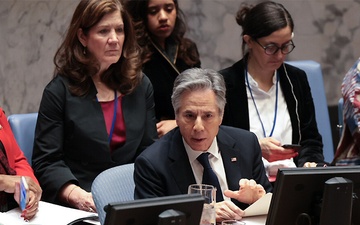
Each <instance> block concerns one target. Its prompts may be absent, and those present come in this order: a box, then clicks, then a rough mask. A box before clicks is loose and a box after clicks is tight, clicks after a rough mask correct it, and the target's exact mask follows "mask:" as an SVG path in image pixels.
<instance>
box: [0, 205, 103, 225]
mask: <svg viewBox="0 0 360 225" xmlns="http://www.w3.org/2000/svg"><path fill="white" fill-rule="evenodd" d="M20 215H21V210H20V208H15V209H12V210H10V211H8V212H5V213H0V221H1V222H0V225H66V224H68V223H70V222H71V221H74V220H76V219H79V218H82V217H87V216H95V215H97V214H96V213H90V212H85V211H82V210H78V209H73V208H68V207H63V206H60V205H56V204H51V203H48V202H43V201H40V202H39V211H38V212H37V213H36V215H35V217H34V218H33V219H31V220H30V221H29V222H26V221H24V218H22V217H21V216H20ZM98 224H99V225H100V223H98Z"/></svg>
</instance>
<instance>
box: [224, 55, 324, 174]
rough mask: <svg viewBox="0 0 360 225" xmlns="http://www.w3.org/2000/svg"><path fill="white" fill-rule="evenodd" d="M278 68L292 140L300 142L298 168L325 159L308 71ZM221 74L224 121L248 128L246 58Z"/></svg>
mask: <svg viewBox="0 0 360 225" xmlns="http://www.w3.org/2000/svg"><path fill="white" fill-rule="evenodd" d="M284 65H285V68H286V71H287V73H286V72H285V70H284V67H283V66H280V68H279V69H278V73H279V83H280V87H281V90H282V91H283V93H284V97H285V102H286V104H287V107H288V110H289V114H290V120H291V125H292V129H293V134H292V143H293V144H298V143H299V144H300V145H301V150H300V152H299V155H298V156H297V157H295V158H294V162H295V164H296V165H297V166H298V167H302V166H303V165H304V163H305V162H321V163H322V162H324V156H323V149H322V148H323V144H322V138H321V135H320V134H319V132H318V129H317V124H316V118H315V108H314V102H313V99H312V96H311V91H310V86H309V82H308V80H307V76H306V73H305V72H304V71H303V70H301V69H299V68H296V67H294V66H291V65H288V64H284ZM220 73H221V74H222V75H223V76H224V79H225V83H226V88H227V89H226V100H227V103H226V105H225V112H224V118H223V124H224V125H229V126H234V127H239V128H243V129H246V130H249V127H250V125H249V107H248V98H247V93H246V85H245V71H244V60H240V61H238V62H236V63H235V64H234V65H232V66H231V67H228V68H226V69H223V70H221V71H220Z"/></svg>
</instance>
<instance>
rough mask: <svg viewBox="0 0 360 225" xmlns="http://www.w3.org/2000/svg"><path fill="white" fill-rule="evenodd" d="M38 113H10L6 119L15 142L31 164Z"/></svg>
mask: <svg viewBox="0 0 360 225" xmlns="http://www.w3.org/2000/svg"><path fill="white" fill-rule="evenodd" d="M37 116H38V113H24V114H12V115H10V116H8V121H9V124H10V127H11V130H12V132H13V133H14V136H15V139H16V142H17V143H18V145H19V147H20V149H21V150H22V151H23V153H24V155H25V157H26V159H27V161H28V162H29V164H30V165H31V158H32V153H33V147H34V134H35V126H36V120H37Z"/></svg>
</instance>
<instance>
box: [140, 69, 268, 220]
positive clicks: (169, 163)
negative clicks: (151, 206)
mask: <svg viewBox="0 0 360 225" xmlns="http://www.w3.org/2000/svg"><path fill="white" fill-rule="evenodd" d="M225 92H226V88H225V84H224V80H223V78H222V76H221V75H220V74H219V73H217V72H216V71H213V70H204V69H198V68H195V69H188V70H186V71H184V72H182V73H181V74H180V75H179V76H178V77H177V78H176V80H175V83H174V89H173V94H172V96H171V99H172V104H173V107H174V111H175V118H176V122H177V125H178V127H177V128H175V129H173V130H172V131H170V132H169V133H168V134H166V135H165V136H163V137H162V138H161V139H159V140H158V141H157V142H155V143H154V144H152V145H151V146H149V147H148V148H147V149H146V150H145V151H144V152H143V153H142V154H140V156H139V157H138V158H137V159H136V161H135V172H134V180H135V184H136V187H135V198H152V197H161V196H169V195H178V194H186V193H187V191H188V186H189V185H190V184H194V183H202V176H203V171H204V168H203V166H202V164H200V162H199V161H198V160H197V157H198V156H199V155H201V154H202V153H203V152H208V153H210V154H209V156H208V159H209V161H210V165H211V167H212V169H213V170H214V172H215V174H216V177H217V178H218V180H219V183H220V190H218V191H221V193H222V196H221V197H222V198H224V201H221V202H218V203H216V204H217V206H216V214H217V215H216V220H217V221H218V222H219V221H221V220H223V219H241V218H242V216H243V215H244V212H243V210H242V209H244V208H245V207H246V206H248V205H249V204H252V203H253V202H255V201H256V200H258V199H259V198H260V197H262V196H263V195H264V194H265V193H266V192H270V191H272V186H271V184H270V183H269V181H268V178H267V177H266V174H265V169H264V166H263V162H262V159H261V150H260V146H259V143H258V140H257V138H256V136H255V135H254V134H253V133H251V132H249V131H246V130H242V129H239V128H233V127H227V126H221V122H222V117H223V112H224V107H225V103H226V99H225ZM239 116H241V115H239Z"/></svg>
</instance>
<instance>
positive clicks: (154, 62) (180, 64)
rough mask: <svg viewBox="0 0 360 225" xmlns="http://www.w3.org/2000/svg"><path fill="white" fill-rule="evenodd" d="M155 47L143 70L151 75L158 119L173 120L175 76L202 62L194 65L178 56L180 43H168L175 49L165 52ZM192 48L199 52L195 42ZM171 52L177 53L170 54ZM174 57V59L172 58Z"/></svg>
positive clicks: (147, 74) (198, 65)
mask: <svg viewBox="0 0 360 225" xmlns="http://www.w3.org/2000/svg"><path fill="white" fill-rule="evenodd" d="M154 48H155V50H154V53H153V54H152V56H151V59H150V60H149V61H148V62H146V63H145V64H144V67H143V72H144V73H145V74H146V76H148V77H149V79H150V81H151V83H152V85H153V88H154V100H155V115H156V119H157V120H158V121H160V120H173V119H175V114H174V109H173V107H172V104H171V94H172V91H173V86H174V81H175V78H176V77H177V76H178V75H179V74H180V73H181V72H182V71H184V70H186V69H189V68H191V67H200V62H199V63H198V64H196V65H194V66H190V65H187V64H186V63H185V62H184V60H183V59H181V58H179V57H178V45H176V44H175V43H172V44H171V43H168V46H167V48H171V49H173V51H167V52H164V51H161V50H160V48H159V47H156V46H155V45H154ZM174 49H175V50H174ZM191 49H193V50H192V51H196V52H198V50H197V47H196V45H195V43H194V44H193V45H192V47H191ZM189 51H191V50H189ZM169 54H175V55H172V56H169ZM172 58H173V60H171V59H172Z"/></svg>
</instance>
